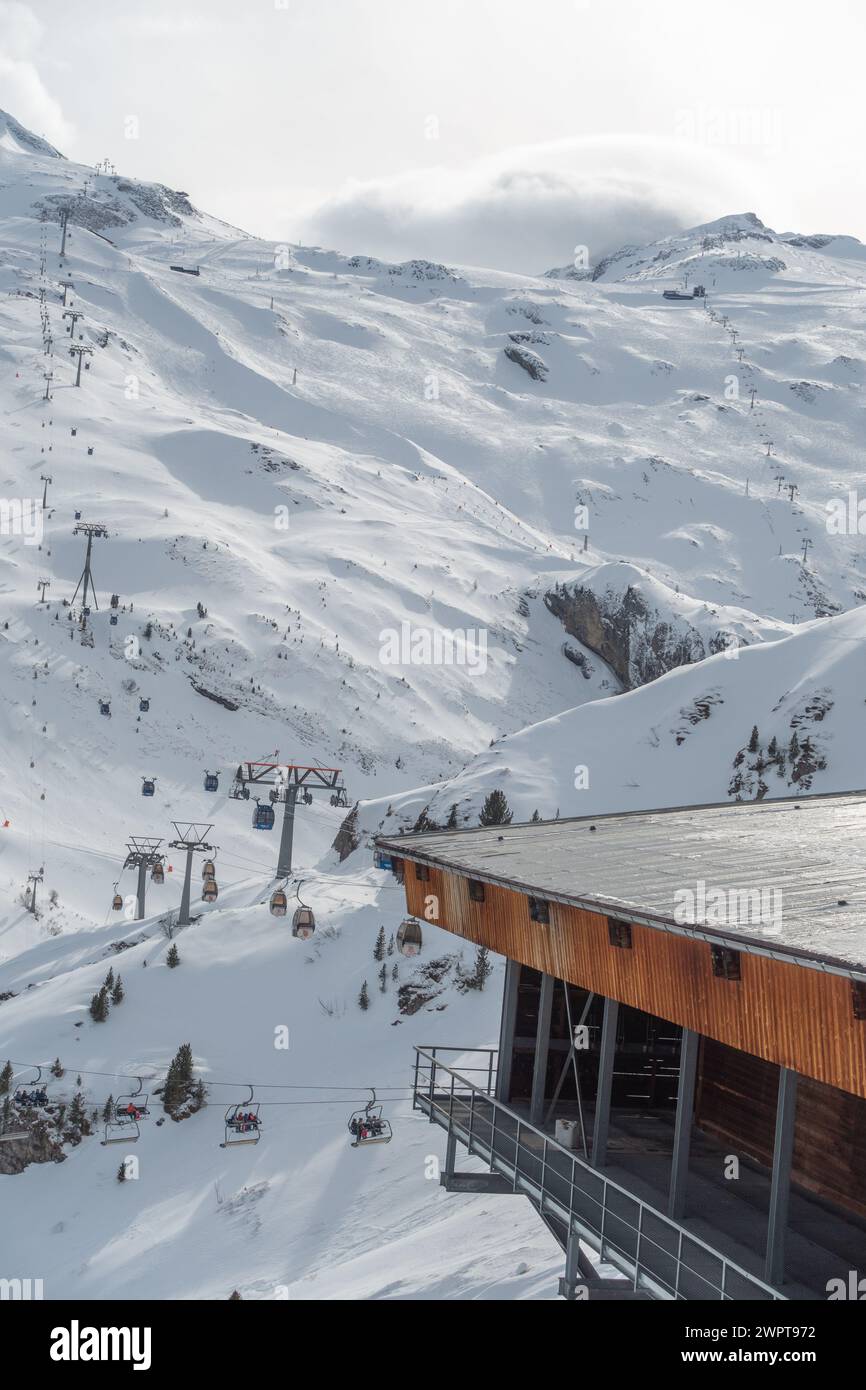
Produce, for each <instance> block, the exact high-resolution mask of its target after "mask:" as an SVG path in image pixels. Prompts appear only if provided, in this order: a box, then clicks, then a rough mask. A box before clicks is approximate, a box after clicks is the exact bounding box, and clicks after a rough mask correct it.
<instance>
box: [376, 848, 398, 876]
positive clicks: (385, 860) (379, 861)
mask: <svg viewBox="0 0 866 1390" xmlns="http://www.w3.org/2000/svg"><path fill="white" fill-rule="evenodd" d="M373 863H374V864H375V866H376V868H377V869H387V870H388V871H389V872H390V871H391V870H392V869H393V867H394V861H393V859H392V858H391V856H390V854H386V853H385V851H384V850H383V849H377V850H376V853H375V854H374V855H373Z"/></svg>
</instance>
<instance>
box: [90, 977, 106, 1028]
mask: <svg viewBox="0 0 866 1390" xmlns="http://www.w3.org/2000/svg"><path fill="white" fill-rule="evenodd" d="M90 1017H91V1018H92V1019H93V1021H94V1023H104V1022H105V1021H106V1019H107V1018H108V991H107V990H106V988H105V986H104V985H103V987H102V989H100V990H98V991H97V993H96V994H94V996H93V998H92V999H91V1001H90Z"/></svg>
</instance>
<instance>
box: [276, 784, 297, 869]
mask: <svg viewBox="0 0 866 1390" xmlns="http://www.w3.org/2000/svg"><path fill="white" fill-rule="evenodd" d="M297 799H298V789H297V787H296V786H295V784H294V782H290V783H288V784H287V786H286V800H285V809H284V811H283V828H282V830H281V832H280V855H279V859H278V860H277V878H288V877H289V874H290V873H291V872H292V842H293V838H294V833H295V802H296V801H297Z"/></svg>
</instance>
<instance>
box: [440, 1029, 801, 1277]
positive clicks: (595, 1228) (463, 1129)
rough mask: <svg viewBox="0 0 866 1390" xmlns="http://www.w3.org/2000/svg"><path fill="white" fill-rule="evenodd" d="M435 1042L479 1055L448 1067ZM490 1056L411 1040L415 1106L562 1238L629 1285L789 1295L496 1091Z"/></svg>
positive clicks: (443, 1049) (464, 1053)
mask: <svg viewBox="0 0 866 1390" xmlns="http://www.w3.org/2000/svg"><path fill="white" fill-rule="evenodd" d="M443 1052H444V1053H447V1054H448V1055H449V1056H451V1057H452V1059H453V1057H454V1054H460V1055H461V1056H464V1057H468V1056H470V1055H471V1056H472V1057H482V1058H484V1059H485V1060H484V1062H483V1064H482V1065H481V1066H475V1065H461V1070H460V1071H456V1070H455V1069H454V1067H451V1066H449V1065H448V1064H447V1063H446V1062H443V1061H442V1060H441V1057H440V1055H439V1054H441V1053H443ZM496 1059H497V1053H496V1051H495V1050H494V1049H492V1048H469V1047H465V1048H462V1047H416V1048H415V1084H414V1094H413V1100H412V1106H413V1109H417V1110H422V1111H423V1112H424V1113H425V1114H426V1115H427V1116H428V1117H429V1119H430V1121H431V1123H435V1124H438V1125H440V1126H441V1127H442V1128H443V1129H444V1130H446V1131H447V1133H448V1134H449V1135H453V1136H454V1137H455V1138H456V1139H457V1140H459V1142H460V1143H462V1144H463V1145H464V1146H465V1147H466V1149H467V1150H468V1151H469V1153H470V1154H474V1155H476V1156H477V1157H479V1158H482V1159H483V1160H484V1161H485V1162H486V1163H487V1164H488V1165H489V1167H490V1169H491V1172H496V1173H498V1174H500V1175H501V1176H504V1177H506V1178H508V1179H509V1180H510V1181H511V1183H512V1188H513V1191H515V1192H520V1193H523V1194H524V1195H525V1196H527V1197H528V1198H529V1199H530V1201H531V1202H532V1203H533V1205H534V1206H535V1207H536V1208H537V1209H538V1211H539V1212H540V1213H541V1214H542V1216H543V1217H545V1218H546V1219H547V1218H550V1219H552V1220H553V1221H555V1222H556V1223H558V1224H559V1226H560V1227H561V1228H562V1229H563V1230H564V1232H565V1233H566V1238H577V1239H579V1240H582V1241H584V1242H585V1243H586V1244H587V1245H588V1246H589V1247H590V1248H591V1249H593V1250H595V1251H596V1252H597V1254H598V1256H599V1257H600V1259H601V1260H602V1261H604V1262H605V1263H607V1264H609V1265H612V1266H613V1267H614V1268H616V1269H617V1270H618V1271H619V1272H620V1273H621V1274H622V1275H624V1276H625V1277H626V1278H628V1279H629V1280H630V1281H631V1284H632V1288H633V1289H634V1290H636V1291H637V1290H642V1291H644V1292H646V1293H649V1294H650V1295H651V1296H653V1297H655V1298H661V1299H696V1300H715V1299H724V1300H727V1301H739V1300H752V1301H780V1302H786V1301H787V1300H786V1297H785V1295H784V1294H783V1293H781V1292H780V1291H779V1290H778V1289H776V1288H773V1287H772V1285H770V1284H767V1283H765V1282H764V1280H762V1279H760V1278H759V1277H758V1276H757V1275H755V1274H750V1273H749V1272H748V1270H745V1269H743V1268H742V1267H741V1266H740V1265H738V1264H736V1263H735V1262H734V1261H733V1260H730V1259H728V1257H727V1256H726V1255H723V1254H722V1253H721V1252H720V1251H718V1250H714V1249H713V1248H712V1246H710V1245H707V1244H706V1242H705V1241H702V1240H700V1239H699V1237H697V1236H695V1235H693V1234H692V1232H690V1231H689V1230H687V1229H686V1227H685V1226H682V1225H681V1224H680V1223H679V1222H677V1221H674V1220H672V1219H671V1218H670V1217H669V1216H666V1215H665V1213H664V1212H662V1211H659V1210H658V1209H657V1208H656V1207H652V1206H650V1205H649V1204H648V1203H647V1202H644V1201H642V1200H641V1198H639V1197H636V1196H635V1194H634V1193H633V1192H629V1191H628V1189H627V1188H625V1187H622V1186H621V1185H620V1184H619V1183H616V1182H613V1181H612V1179H610V1178H608V1177H606V1176H605V1175H604V1173H603V1172H601V1171H600V1170H599V1169H597V1168H593V1167H592V1166H591V1165H590V1164H588V1163H586V1162H584V1160H583V1159H581V1158H578V1157H577V1155H576V1154H574V1153H572V1152H571V1150H570V1149H566V1148H565V1147H564V1146H563V1145H562V1144H559V1143H557V1141H556V1140H555V1139H552V1138H551V1137H550V1135H548V1134H545V1133H544V1131H543V1130H541V1129H539V1128H537V1126H536V1125H533V1124H531V1123H530V1122H529V1121H528V1120H526V1119H525V1118H523V1117H522V1116H521V1115H519V1114H518V1113H517V1112H516V1111H515V1110H512V1109H511V1108H510V1107H509V1106H507V1105H504V1104H503V1103H502V1102H501V1101H499V1100H497V1099H496V1098H495V1094H494V1092H495V1078H496V1071H497V1066H496ZM468 1072H472V1073H473V1074H476V1075H480V1076H481V1078H482V1079H481V1081H480V1082H479V1081H473V1080H470V1079H469V1077H468V1076H467V1075H466V1073H468Z"/></svg>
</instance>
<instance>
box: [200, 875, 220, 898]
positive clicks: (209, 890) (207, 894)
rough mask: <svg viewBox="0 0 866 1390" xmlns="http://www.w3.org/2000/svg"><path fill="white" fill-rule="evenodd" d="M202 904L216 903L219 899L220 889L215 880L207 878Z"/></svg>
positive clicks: (202, 891)
mask: <svg viewBox="0 0 866 1390" xmlns="http://www.w3.org/2000/svg"><path fill="white" fill-rule="evenodd" d="M201 897H202V902H205V903H215V902H216V900H217V898H218V897H219V888H218V887H217V881H216V879H215V878H206V879H205V881H204V883H203V884H202V889H201Z"/></svg>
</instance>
